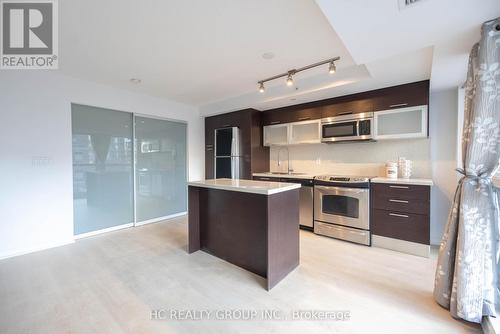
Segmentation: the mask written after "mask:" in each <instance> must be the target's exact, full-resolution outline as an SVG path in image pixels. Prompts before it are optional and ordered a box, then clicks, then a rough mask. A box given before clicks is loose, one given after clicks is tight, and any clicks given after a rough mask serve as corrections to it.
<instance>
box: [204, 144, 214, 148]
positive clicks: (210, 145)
mask: <svg viewBox="0 0 500 334" xmlns="http://www.w3.org/2000/svg"><path fill="white" fill-rule="evenodd" d="M205 146H206V147H213V146H214V145H212V144H207V145H205Z"/></svg>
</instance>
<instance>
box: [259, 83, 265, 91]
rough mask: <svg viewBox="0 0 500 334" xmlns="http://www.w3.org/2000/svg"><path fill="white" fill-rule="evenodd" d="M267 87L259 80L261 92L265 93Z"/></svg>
mask: <svg viewBox="0 0 500 334" xmlns="http://www.w3.org/2000/svg"><path fill="white" fill-rule="evenodd" d="M265 90H266V89H265V88H264V83H263V82H262V81H261V82H259V92H261V93H264V91H265Z"/></svg>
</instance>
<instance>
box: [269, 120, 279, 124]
mask: <svg viewBox="0 0 500 334" xmlns="http://www.w3.org/2000/svg"><path fill="white" fill-rule="evenodd" d="M280 123H281V121H274V122H271V123H269V124H280Z"/></svg>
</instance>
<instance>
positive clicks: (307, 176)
mask: <svg viewBox="0 0 500 334" xmlns="http://www.w3.org/2000/svg"><path fill="white" fill-rule="evenodd" d="M252 175H253V176H262V177H274V178H280V177H282V178H284V179H306V180H312V179H314V176H315V175H312V174H306V173H304V174H302V173H297V174H276V173H271V172H264V173H253V174H252Z"/></svg>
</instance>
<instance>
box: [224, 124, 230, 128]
mask: <svg viewBox="0 0 500 334" xmlns="http://www.w3.org/2000/svg"><path fill="white" fill-rule="evenodd" d="M222 127H223V128H229V127H231V124H224V125H223V126H222Z"/></svg>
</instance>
